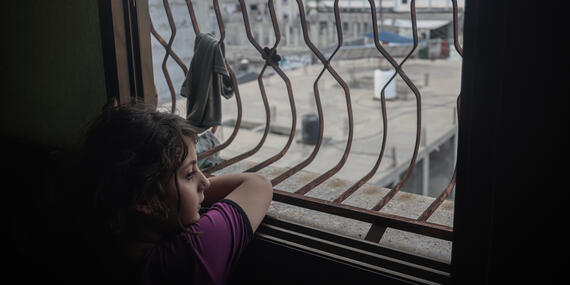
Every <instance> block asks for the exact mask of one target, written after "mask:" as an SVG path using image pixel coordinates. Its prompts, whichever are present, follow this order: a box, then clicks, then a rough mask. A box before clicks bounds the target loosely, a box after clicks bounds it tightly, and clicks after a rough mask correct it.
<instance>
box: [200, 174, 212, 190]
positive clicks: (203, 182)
mask: <svg viewBox="0 0 570 285" xmlns="http://www.w3.org/2000/svg"><path fill="white" fill-rule="evenodd" d="M198 173H199V175H200V185H199V187H200V190H201V191H206V190H207V189H208V188H210V180H209V179H208V178H207V177H206V175H204V173H202V171H198Z"/></svg>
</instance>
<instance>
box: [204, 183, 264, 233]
mask: <svg viewBox="0 0 570 285" xmlns="http://www.w3.org/2000/svg"><path fill="white" fill-rule="evenodd" d="M209 180H210V188H208V189H207V190H206V191H205V192H204V196H205V197H204V204H208V205H209V204H213V203H215V202H217V201H219V200H221V199H224V198H225V199H229V200H232V201H234V202H236V203H237V204H238V205H240V207H242V209H243V210H244V212H245V214H246V215H247V217H248V219H249V222H250V223H251V227H252V228H253V230H254V231H255V230H257V227H258V226H259V224H261V221H262V220H263V217H264V216H265V213H267V210H268V209H269V204H270V203H271V199H272V197H273V186H272V185H271V182H269V180H268V179H267V178H265V176H262V175H260V174H256V173H237V174H225V175H220V176H217V177H212V178H209Z"/></svg>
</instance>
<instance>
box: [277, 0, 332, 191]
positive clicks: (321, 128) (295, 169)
mask: <svg viewBox="0 0 570 285" xmlns="http://www.w3.org/2000/svg"><path fill="white" fill-rule="evenodd" d="M301 5H302V4H301ZM301 13H304V11H301V10H299V14H301ZM334 15H335V20H336V29H337V39H338V40H339V41H338V45H337V47H336V49H335V50H334V51H333V53H332V54H331V56H330V57H329V58H328V59H327V60H326V63H325V66H324V67H323V69H322V70H321V72H320V73H319V75H318V76H317V79H316V80H315V82H314V83H313V91H314V92H313V93H314V95H315V102H316V106H317V113H318V116H319V136H318V138H317V143H316V144H315V147H314V148H313V151H312V152H311V154H310V155H309V156H308V157H307V158H306V159H305V160H303V161H301V162H300V163H299V164H297V165H295V166H293V167H292V168H291V169H289V170H288V171H286V172H284V173H282V174H281V175H279V176H277V177H275V178H273V179H272V180H271V183H272V184H273V186H275V185H277V184H279V183H281V182H282V181H283V180H285V179H287V178H289V177H290V176H291V175H293V174H295V173H297V172H299V171H300V170H301V169H303V168H305V167H306V166H307V165H309V164H310V163H311V162H312V161H313V159H315V157H316V155H317V153H318V152H319V149H320V147H321V143H322V140H323V131H324V120H323V108H322V104H321V98H320V93H319V87H318V82H319V80H320V79H321V76H322V75H323V74H324V72H325V70H326V69H327V66H328V65H329V64H330V61H331V59H332V58H333V56H334V55H335V54H336V53H337V52H338V50H339V49H340V47H341V46H342V28H341V26H340V23H341V22H340V13H339V8H338V1H335V2H334ZM301 26H302V28H303V38H304V40H305V43H307V45H308V46H313V47H314V45H313V43H312V42H311V40H310V39H309V36H308V33H307V29H306V25H303V23H301Z"/></svg>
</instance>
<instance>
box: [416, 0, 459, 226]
mask: <svg viewBox="0 0 570 285" xmlns="http://www.w3.org/2000/svg"><path fill="white" fill-rule="evenodd" d="M451 4H452V5H453V42H454V46H455V50H456V51H457V53H459V55H460V56H461V57H463V48H462V47H461V45H460V44H459V29H458V28H457V22H458V21H457V0H451ZM460 102H461V93H460V94H459V95H457V102H456V106H457V117H459V110H460ZM456 175H457V162H456V163H455V168H454V169H453V176H452V177H451V181H450V182H449V184H448V185H447V187H445V189H444V190H443V192H441V194H440V195H439V196H438V197H437V199H435V200H434V201H433V202H432V203H431V204H430V205H429V207H428V208H427V209H426V210H425V211H424V212H423V213H422V214H421V215H420V216H419V217H418V221H427V219H429V217H431V215H432V214H433V213H434V212H435V211H436V210H437V208H439V206H440V205H441V203H443V201H445V199H447V197H449V195H450V194H451V191H453V188H454V187H455V181H456V180H455V179H456Z"/></svg>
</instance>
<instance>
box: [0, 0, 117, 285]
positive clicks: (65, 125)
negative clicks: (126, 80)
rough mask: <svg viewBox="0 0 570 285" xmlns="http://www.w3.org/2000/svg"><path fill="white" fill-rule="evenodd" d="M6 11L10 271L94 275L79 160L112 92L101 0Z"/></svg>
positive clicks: (48, 276) (32, 276)
mask: <svg viewBox="0 0 570 285" xmlns="http://www.w3.org/2000/svg"><path fill="white" fill-rule="evenodd" d="M0 19H1V21H2V28H3V34H2V44H1V45H0V46H1V52H0V56H1V61H0V72H1V76H0V78H1V80H2V101H1V102H2V104H1V106H2V109H1V111H0V116H1V122H2V124H1V126H0V132H1V138H2V142H3V144H2V147H1V148H0V149H2V168H1V171H0V173H1V176H2V178H3V179H2V181H3V182H4V185H3V186H2V188H1V191H0V195H1V196H2V198H1V201H2V204H3V205H2V207H0V211H1V213H0V216H1V218H2V221H3V223H2V228H3V233H4V232H7V233H6V234H3V240H5V241H6V240H7V241H6V243H5V245H6V248H5V250H4V251H3V257H4V258H3V259H4V262H3V272H6V274H4V276H6V278H7V279H12V278H15V279H12V280H17V282H18V283H26V282H31V281H38V279H39V280H41V281H42V282H43V283H45V282H49V281H56V280H57V281H56V283H58V284H61V283H74V284H75V283H82V284H85V283H89V282H88V281H89V280H88V278H86V277H85V276H82V274H81V273H80V272H81V271H80V269H81V268H82V267H85V266H82V265H81V264H82V263H81V262H80V260H79V258H80V257H81V256H82V255H85V254H84V252H83V251H82V249H81V243H80V241H81V234H80V231H79V230H78V227H77V226H78V224H79V222H78V212H79V210H80V209H81V207H83V206H84V205H81V203H77V199H76V198H77V196H78V195H79V194H80V193H81V188H80V187H78V184H77V183H76V179H75V178H76V177H77V173H76V172H77V170H76V169H75V168H74V165H76V164H75V162H76V161H77V155H76V153H77V152H76V151H77V150H78V148H79V145H80V142H81V138H82V136H83V134H84V131H85V129H86V126H87V125H88V124H89V122H90V120H91V119H92V118H93V117H94V116H95V115H96V114H97V113H98V112H99V111H100V110H101V108H102V107H103V105H104V104H105V103H106V101H107V95H106V87H105V72H104V63H103V50H102V44H101V29H100V18H99V1H98V0H81V1H77V0H58V1H8V2H5V3H3V4H2V17H0ZM77 278H83V279H77Z"/></svg>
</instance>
